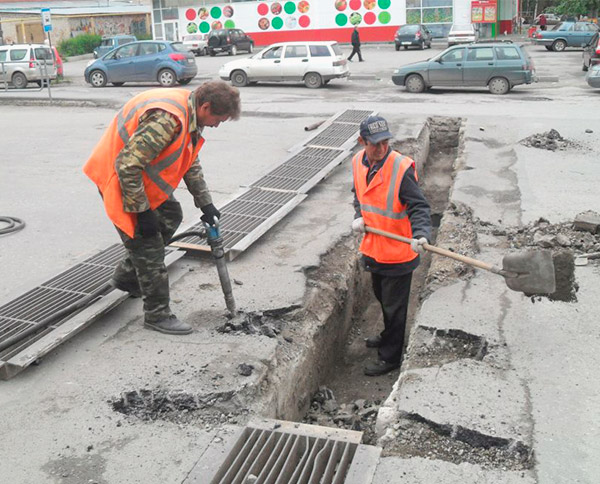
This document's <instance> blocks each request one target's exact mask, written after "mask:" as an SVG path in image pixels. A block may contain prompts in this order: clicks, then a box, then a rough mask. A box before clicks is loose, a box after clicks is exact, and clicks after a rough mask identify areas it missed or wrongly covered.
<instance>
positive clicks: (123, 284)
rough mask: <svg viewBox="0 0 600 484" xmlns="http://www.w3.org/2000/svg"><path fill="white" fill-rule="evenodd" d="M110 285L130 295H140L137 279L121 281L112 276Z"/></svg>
mask: <svg viewBox="0 0 600 484" xmlns="http://www.w3.org/2000/svg"><path fill="white" fill-rule="evenodd" d="M110 285H111V286H112V287H114V288H115V289H119V290H120V291H124V292H128V293H129V295H130V296H131V297H142V290H141V289H140V283H139V282H138V281H137V280H136V281H121V280H117V279H114V278H113V279H111V280H110Z"/></svg>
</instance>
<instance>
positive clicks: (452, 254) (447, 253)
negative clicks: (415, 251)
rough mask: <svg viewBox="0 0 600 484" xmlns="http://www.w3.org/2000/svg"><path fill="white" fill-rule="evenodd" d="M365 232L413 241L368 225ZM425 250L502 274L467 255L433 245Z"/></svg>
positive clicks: (406, 242) (407, 241)
mask: <svg viewBox="0 0 600 484" xmlns="http://www.w3.org/2000/svg"><path fill="white" fill-rule="evenodd" d="M365 230H366V231H367V232H371V233H373V234H378V235H383V236H384V237H388V238H390V239H394V240H399V241H400V242H404V243H405V244H410V243H411V242H412V240H413V239H409V238H408V237H402V236H401V235H396V234H392V233H390V232H386V231H385V230H379V229H375V228H373V227H368V226H366V225H365ZM423 248H424V249H425V250H427V251H429V252H433V253H435V254H439V255H443V256H444V257H449V258H450V259H454V260H457V261H459V262H464V263H465V264H469V265H470V266H473V267H478V268H479V269H484V270H486V271H490V272H493V273H495V274H500V269H498V268H497V267H495V266H493V265H490V264H486V263H485V262H481V261H480V260H477V259H472V258H471V257H467V256H466V255H460V254H457V253H455V252H452V251H451V250H447V249H441V248H440V247H436V246H435V245H431V244H423Z"/></svg>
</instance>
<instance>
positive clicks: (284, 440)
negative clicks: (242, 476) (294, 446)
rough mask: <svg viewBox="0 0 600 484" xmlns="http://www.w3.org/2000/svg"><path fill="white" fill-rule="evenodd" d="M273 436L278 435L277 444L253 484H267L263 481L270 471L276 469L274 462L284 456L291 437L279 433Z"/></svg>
mask: <svg viewBox="0 0 600 484" xmlns="http://www.w3.org/2000/svg"><path fill="white" fill-rule="evenodd" d="M275 434H276V435H279V436H280V438H279V440H278V441H277V444H276V445H275V448H274V449H273V452H271V455H270V456H269V459H268V460H267V462H266V463H265V465H264V467H263V468H262V470H261V471H260V474H258V479H256V483H255V484H267V481H265V479H266V478H267V474H269V472H270V471H272V469H274V468H275V467H276V465H275V463H276V461H278V460H279V459H280V458H281V456H283V455H284V453H285V452H284V450H285V448H286V447H287V446H288V443H289V441H290V439H291V438H292V436H291V435H290V434H282V433H281V432H276V433H275ZM290 445H291V444H290ZM263 481H264V482H263Z"/></svg>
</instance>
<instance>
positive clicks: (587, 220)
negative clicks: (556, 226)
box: [573, 210, 600, 234]
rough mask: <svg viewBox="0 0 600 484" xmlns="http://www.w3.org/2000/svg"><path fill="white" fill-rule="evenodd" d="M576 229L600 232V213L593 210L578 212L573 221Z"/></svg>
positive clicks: (592, 232)
mask: <svg viewBox="0 0 600 484" xmlns="http://www.w3.org/2000/svg"><path fill="white" fill-rule="evenodd" d="M573 227H574V228H575V230H580V231H582V232H589V233H591V234H598V233H600V214H599V213H598V212H594V211H592V210H588V211H587V212H582V213H580V214H577V216H576V217H575V221H574V222H573Z"/></svg>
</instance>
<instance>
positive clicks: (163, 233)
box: [112, 198, 183, 322]
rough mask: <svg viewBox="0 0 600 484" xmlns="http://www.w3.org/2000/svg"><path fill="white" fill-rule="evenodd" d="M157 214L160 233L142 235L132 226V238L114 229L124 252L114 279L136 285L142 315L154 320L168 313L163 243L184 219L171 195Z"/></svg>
mask: <svg viewBox="0 0 600 484" xmlns="http://www.w3.org/2000/svg"><path fill="white" fill-rule="evenodd" d="M154 213H156V215H157V217H158V220H159V226H160V233H158V234H156V235H155V236H153V237H142V236H141V235H140V234H139V232H138V227H136V229H135V233H134V237H133V239H132V238H131V237H129V236H128V235H127V234H125V233H124V232H122V231H121V230H119V229H118V228H117V231H118V232H119V235H120V236H121V240H122V241H123V245H124V246H125V249H126V250H127V255H126V256H125V257H124V258H123V260H121V262H119V265H118V266H117V268H116V269H115V272H114V274H113V276H112V277H113V280H114V281H115V282H116V283H117V285H119V286H120V287H132V288H135V287H139V288H140V290H141V293H142V297H143V298H144V318H145V320H146V321H147V322H156V321H159V320H161V319H163V318H166V317H169V316H171V315H172V314H173V313H172V312H171V308H170V307H169V275H168V274H167V267H166V266H165V242H168V241H169V240H170V239H171V237H173V234H174V233H175V231H176V230H177V227H179V224H180V223H181V220H182V219H183V212H182V210H181V205H180V204H179V202H178V201H177V200H175V199H174V198H170V199H169V200H167V201H166V202H164V203H163V204H162V205H161V206H160V207H158V208H157V209H156V210H155V211H154Z"/></svg>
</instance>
